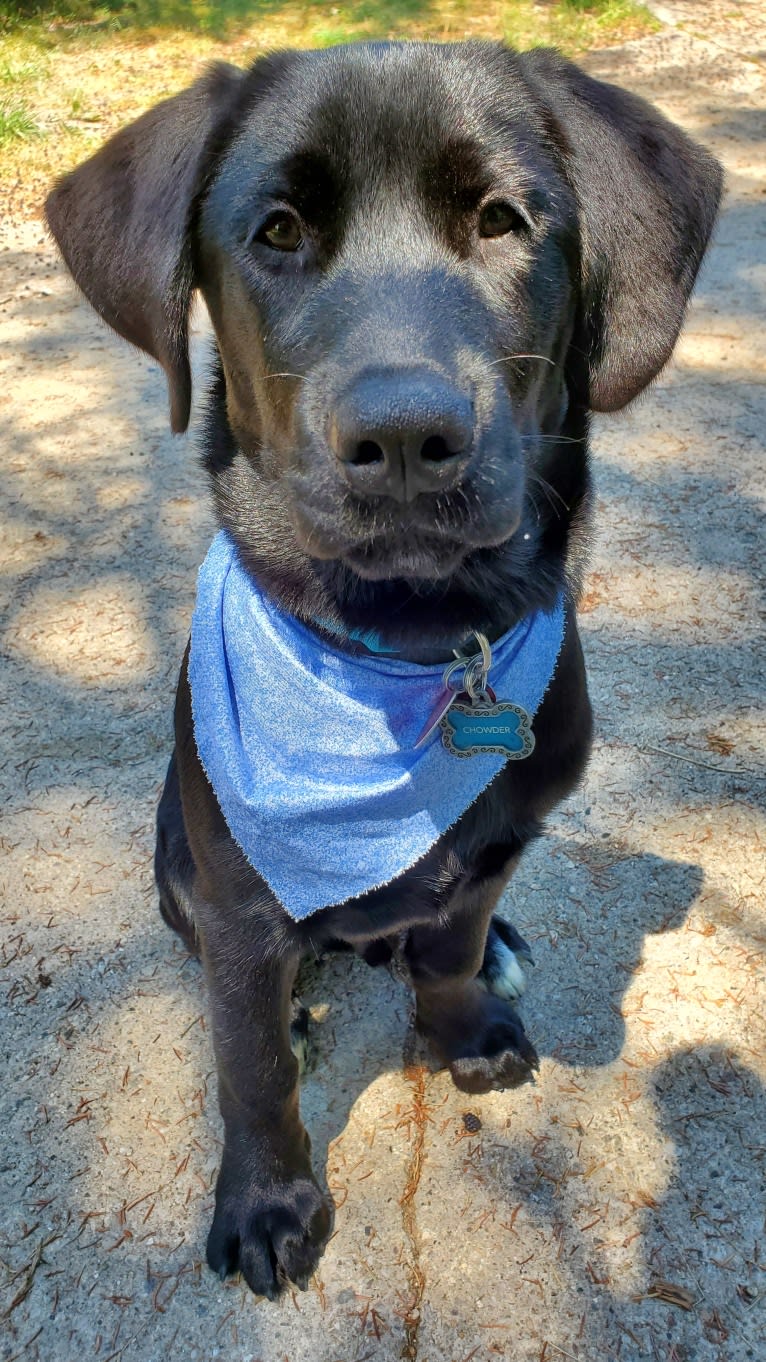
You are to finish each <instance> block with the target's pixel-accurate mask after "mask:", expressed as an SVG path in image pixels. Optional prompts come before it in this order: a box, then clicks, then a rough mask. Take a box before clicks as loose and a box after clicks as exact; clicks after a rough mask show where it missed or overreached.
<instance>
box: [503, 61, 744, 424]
mask: <svg viewBox="0 0 766 1362" xmlns="http://www.w3.org/2000/svg"><path fill="white" fill-rule="evenodd" d="M521 63H522V70H523V71H524V74H525V76H526V77H527V79H528V81H529V82H530V84H531V85H532V87H533V89H534V90H535V92H536V94H537V97H538V100H539V101H540V102H541V103H542V104H543V105H544V106H547V109H548V110H550V111H551V112H552V113H553V116H554V118H555V122H556V125H557V127H556V134H557V135H556V141H557V143H558V145H559V149H560V153H561V155H562V158H563V162H564V168H565V171H566V174H567V177H568V180H569V183H570V185H571V188H572V190H573V191H574V194H575V196H576V199H577V203H578V205H579V215H580V235H581V246H580V249H581V286H582V298H581V303H582V314H581V331H580V335H579V337H578V338H577V339H576V343H577V344H579V345H580V346H581V348H582V349H583V350H584V351H585V353H586V355H587V358H588V367H589V375H590V383H589V388H590V392H589V399H588V400H589V406H590V407H591V408H592V409H593V410H594V411H617V410H618V409H619V408H620V407H624V406H625V405H626V404H627V403H628V402H630V401H632V399H633V398H634V397H636V396H637V395H638V393H640V392H641V391H642V389H643V388H645V387H646V385H647V383H649V382H651V380H652V379H653V378H655V377H656V375H657V374H658V373H659V371H660V369H661V368H662V366H663V365H664V364H665V363H667V361H668V359H669V358H670V355H671V353H672V350H673V346H674V345H675V343H676V340H677V338H678V333H679V331H680V329H681V325H682V322H683V318H684V312H685V309H686V304H687V302H688V300H689V296H690V294H691V291H692V288H693V287H694V280H695V278H696V276H697V271H698V269H699V267H700V263H701V261H702V257H703V255H704V253H705V248H706V246H707V244H708V241H709V238H710V233H711V232H712V230H713V225H714V223H715V218H716V212H717V210H718V203H719V199H720V195H721V188H722V175H721V168H720V166H719V165H718V162H717V161H715V160H714V159H713V157H712V156H711V155H710V154H709V153H708V152H707V151H705V150H704V149H703V148H702V147H699V146H697V144H696V143H695V142H692V141H691V139H690V138H689V137H687V136H686V134H685V133H683V132H681V130H680V128H677V127H675V126H674V125H673V124H672V123H669V122H668V120H667V119H666V118H663V116H662V114H660V113H658V112H657V110H656V109H654V108H652V106H651V105H650V104H647V103H646V102H645V101H644V100H643V99H638V98H637V97H636V96H635V95H631V94H627V93H626V92H625V91H624V90H620V89H618V88H617V87H616V86H614V85H606V84H604V83H603V82H602V81H598V80H592V79H591V78H590V76H586V75H585V73H584V72H583V71H580V70H579V69H578V67H576V66H573V65H572V64H571V62H568V61H565V60H564V59H563V58H562V57H560V56H559V55H558V53H557V52H554V51H551V50H545V49H538V50H537V51H534V52H529V53H526V54H525V55H524V56H523V57H522V58H521Z"/></svg>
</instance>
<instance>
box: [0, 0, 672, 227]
mask: <svg viewBox="0 0 766 1362" xmlns="http://www.w3.org/2000/svg"><path fill="white" fill-rule="evenodd" d="M656 27H658V25H657V23H656V21H655V20H654V19H652V17H651V15H649V13H648V11H647V10H645V9H644V8H643V7H642V6H641V5H640V4H637V3H635V0H537V2H536V3H535V0H346V2H345V3H343V0H338V2H337V3H334V2H333V0H330V3H325V0H100V3H93V0H52V2H50V0H0V108H1V109H2V114H1V115H0V139H1V140H2V142H3V155H2V163H1V164H0V195H2V197H3V200H4V203H7V204H8V207H9V209H10V212H11V213H19V214H23V215H24V216H30V215H31V216H37V215H38V213H39V211H40V202H41V200H42V198H43V195H44V192H45V189H46V187H47V186H48V185H49V184H50V182H51V180H52V179H53V178H54V177H55V176H56V175H57V174H60V173H61V172H62V171H64V170H67V169H69V168H70V166H72V165H74V164H75V163H76V162H77V161H78V160H81V159H82V158H83V157H84V156H86V155H87V154H88V153H89V152H90V151H91V150H94V149H95V148H96V147H97V146H98V145H99V144H100V143H101V142H102V141H104V139H105V138H106V137H107V136H108V135H109V134H110V133H112V132H114V131H116V129H117V128H118V127H120V126H121V125H122V124H124V123H126V122H128V121H129V120H130V119H131V118H135V117H137V115H138V114H139V113H141V112H143V110H144V109H146V108H148V107H149V105H151V104H153V103H155V102H156V101H157V100H159V99H163V98H165V96H167V95H170V94H174V93H175V92H176V91H177V90H179V89H181V88H182V87H183V86H184V85H188V84H189V83H190V82H191V81H192V80H194V78H195V76H197V75H198V74H199V73H200V71H201V70H202V69H203V68H204V67H205V66H206V65H207V63H209V62H210V61H212V60H215V59H218V58H222V59H224V60H228V61H232V62H234V63H235V64H236V65H239V66H246V65H248V64H249V63H250V62H252V61H253V60H254V59H255V58H256V57H257V56H259V55H260V54H261V53H262V52H264V51H266V50H268V49H274V48H279V47H327V46H330V45H331V44H333V43H340V42H351V41H354V40H356V39H364V38H421V39H430V40H436V41H454V40H459V39H462V38H468V37H470V38H502V39H504V40H505V41H506V42H507V43H509V44H510V45H511V46H512V47H519V48H527V47H534V46H538V45H540V44H552V45H553V46H556V47H559V48H560V49H561V50H562V51H563V52H564V53H566V54H567V55H568V56H573V57H577V56H578V55H579V54H580V53H582V52H584V51H586V50H587V49H588V48H590V47H599V46H601V47H603V46H604V45H605V44H606V43H611V42H622V41H624V40H625V39H626V38H632V37H637V36H639V35H641V34H643V33H647V32H650V31H651V30H652V29H653V28H656ZM41 133H43V134H44V135H39V134H41Z"/></svg>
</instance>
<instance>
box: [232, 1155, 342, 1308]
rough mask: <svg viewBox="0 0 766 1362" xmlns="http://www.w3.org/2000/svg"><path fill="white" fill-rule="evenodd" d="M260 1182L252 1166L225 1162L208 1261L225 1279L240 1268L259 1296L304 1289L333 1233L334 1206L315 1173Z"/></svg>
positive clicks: (270, 1297) (272, 1295)
mask: <svg viewBox="0 0 766 1362" xmlns="http://www.w3.org/2000/svg"><path fill="white" fill-rule="evenodd" d="M264 1183H265V1185H264V1186H261V1185H260V1183H259V1181H258V1180H257V1175H254V1174H253V1172H252V1170H251V1169H244V1170H236V1171H235V1170H232V1169H227V1168H225V1167H222V1168H221V1172H220V1173H219V1175H218V1185H217V1187H216V1197H215V1216H214V1218H213V1224H212V1228H211V1230H210V1234H209V1235H208V1241H207V1261H208V1264H209V1265H210V1267H211V1268H212V1269H213V1271H214V1272H217V1273H218V1275H219V1276H220V1277H221V1279H222V1280H223V1279H224V1278H225V1277H228V1276H229V1274H230V1273H233V1272H238V1271H239V1272H241V1273H242V1276H243V1277H244V1279H245V1281H246V1282H247V1284H248V1286H249V1287H250V1290H251V1291H254V1292H255V1294H256V1296H268V1298H269V1300H276V1298H277V1296H278V1295H279V1293H280V1292H281V1291H282V1290H283V1289H284V1288H285V1286H286V1285H287V1284H288V1282H293V1283H294V1284H295V1285H296V1286H298V1287H300V1288H301V1290H305V1289H306V1286H307V1285H308V1280H309V1277H310V1276H311V1274H312V1272H313V1271H314V1270H315V1268H316V1266H317V1264H318V1262H319V1259H320V1258H321V1256H322V1253H323V1251H324V1247H325V1244H326V1243H327V1239H328V1237H329V1234H330V1228H331V1214H330V1209H329V1207H328V1205H327V1202H326V1201H325V1199H324V1197H323V1196H322V1193H321V1192H320V1190H319V1188H318V1186H317V1184H316V1183H315V1181H314V1179H313V1177H311V1175H310V1174H308V1175H306V1174H303V1175H298V1176H296V1177H293V1178H290V1179H289V1180H287V1179H286V1180H284V1181H277V1180H275V1181H271V1180H270V1179H269V1180H268V1181H267V1180H266V1179H264Z"/></svg>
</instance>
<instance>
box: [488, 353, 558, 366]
mask: <svg viewBox="0 0 766 1362" xmlns="http://www.w3.org/2000/svg"><path fill="white" fill-rule="evenodd" d="M514 359H539V360H541V361H542V363H543V364H550V366H551V368H552V369H557V368H558V367H559V366H558V365H557V363H556V361H555V359H551V357H550V355H531V354H530V355H501V356H500V358H499V359H491V360H490V361H489V363H488V364H487V368H488V369H493V368H494V367H495V365H496V364H510V363H511V361H512V360H514Z"/></svg>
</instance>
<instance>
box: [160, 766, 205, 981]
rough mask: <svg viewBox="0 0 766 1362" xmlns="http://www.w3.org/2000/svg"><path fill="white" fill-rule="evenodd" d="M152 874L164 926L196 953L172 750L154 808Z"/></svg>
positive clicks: (190, 870)
mask: <svg viewBox="0 0 766 1362" xmlns="http://www.w3.org/2000/svg"><path fill="white" fill-rule="evenodd" d="M154 878H155V880H156V882H157V890H158V893H159V896H160V913H161V914H162V916H163V918H164V919H165V921H166V922H167V924H168V926H169V927H172V928H173V931H174V932H178V935H179V936H180V937H181V939H182V940H183V942H184V944H185V946H186V948H187V950H190V951H191V952H192V954H193V955H198V954H199V941H198V940H197V932H196V929H195V927H194V919H193V917H192V895H193V892H194V858H193V856H192V853H191V848H190V847H189V842H188V838H187V836H186V827H185V825H184V815H183V808H182V806H181V790H180V786H179V783H178V764H177V762H176V754H175V751H174V752H173V755H172V757H171V758H170V764H169V766H168V773H167V775H166V777H165V788H164V789H163V791H162V796H161V798H160V802H159V806H158V808H157V841H156V845H155V851H154Z"/></svg>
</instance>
